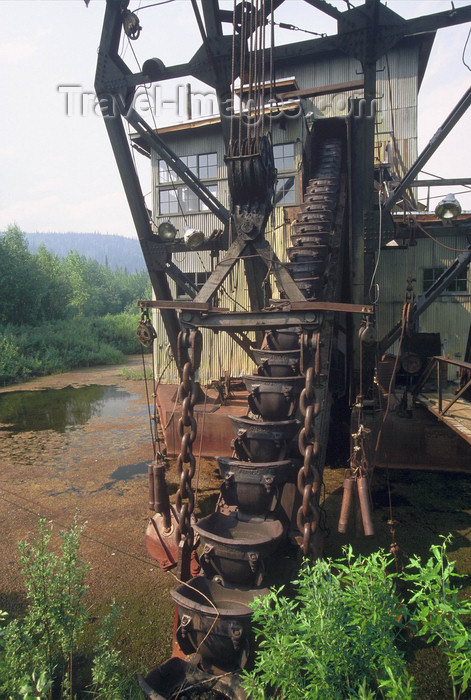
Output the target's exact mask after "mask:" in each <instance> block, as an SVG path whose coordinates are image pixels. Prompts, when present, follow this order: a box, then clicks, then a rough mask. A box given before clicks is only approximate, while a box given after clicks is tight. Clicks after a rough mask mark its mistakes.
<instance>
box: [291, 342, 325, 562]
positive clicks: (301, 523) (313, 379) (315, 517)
mask: <svg viewBox="0 0 471 700" xmlns="http://www.w3.org/2000/svg"><path fill="white" fill-rule="evenodd" d="M303 341H304V338H303ZM311 346H312V347H313V349H314V352H315V360H314V365H313V366H310V367H308V369H307V370H306V373H305V377H306V380H305V384H304V388H303V390H302V391H301V395H300V397H299V410H300V412H301V415H302V416H303V418H304V425H303V427H302V428H301V431H300V433H299V437H298V447H299V451H300V453H301V455H302V457H303V465H302V467H301V468H300V469H299V472H298V479H297V487H298V491H299V493H300V495H301V497H302V504H301V506H300V507H299V509H298V513H297V518H296V524H297V527H298V530H299V531H300V533H301V535H302V538H303V539H302V545H301V549H302V552H303V554H304V556H305V557H308V556H309V554H310V551H311V550H312V549H313V547H312V538H313V535H314V533H315V532H316V531H317V528H318V527H319V521H320V517H321V511H320V505H319V502H320V491H321V488H322V471H321V469H320V466H319V454H320V443H319V436H318V430H317V428H316V418H317V416H318V415H319V413H320V411H321V408H322V406H321V405H320V401H319V400H318V397H317V395H316V389H315V387H316V385H317V384H318V381H319V376H320V367H319V352H318V347H319V334H316V335H315V336H314V337H313V338H312V340H311Z"/></svg>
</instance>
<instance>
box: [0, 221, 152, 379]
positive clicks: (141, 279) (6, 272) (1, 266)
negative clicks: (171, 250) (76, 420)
mask: <svg viewBox="0 0 471 700" xmlns="http://www.w3.org/2000/svg"><path fill="white" fill-rule="evenodd" d="M103 238H106V236H103ZM150 295H151V287H150V281H149V277H148V274H147V271H145V272H136V273H129V272H128V271H127V270H125V268H124V267H122V268H114V269H112V268H111V266H110V265H101V264H100V263H99V262H97V261H96V260H92V259H91V258H90V257H86V256H85V255H80V253H78V252H77V251H73V252H69V253H68V254H67V255H66V256H65V257H63V258H61V257H59V256H58V255H55V254H54V253H52V252H50V251H49V250H47V249H46V247H45V246H44V245H43V246H40V247H39V248H38V251H37V252H36V253H33V252H31V251H30V250H29V247H28V243H27V238H26V236H25V235H24V234H23V233H22V232H21V231H20V230H19V229H18V227H16V226H10V227H9V228H8V229H7V231H6V232H5V233H4V234H2V235H1V236H0V384H8V383H13V382H15V381H18V380H21V379H25V378H27V377H29V376H33V375H40V374H48V373H50V372H58V371H62V370H66V369H70V368H72V367H79V366H88V365H92V364H104V363H109V362H120V361H121V358H122V353H123V352H137V351H138V350H139V347H140V346H139V343H138V342H137V341H136V338H135V329H136V327H137V322H138V320H139V311H138V309H137V302H138V300H139V299H149V298H150Z"/></svg>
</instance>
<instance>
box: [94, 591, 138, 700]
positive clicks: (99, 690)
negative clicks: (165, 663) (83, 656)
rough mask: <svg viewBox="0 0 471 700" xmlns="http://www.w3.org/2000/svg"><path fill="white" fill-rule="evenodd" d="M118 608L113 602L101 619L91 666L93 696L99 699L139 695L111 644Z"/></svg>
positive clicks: (127, 698) (124, 699)
mask: <svg viewBox="0 0 471 700" xmlns="http://www.w3.org/2000/svg"><path fill="white" fill-rule="evenodd" d="M119 614H120V610H119V608H118V606H117V605H115V604H114V603H113V604H112V606H111V610H110V612H109V614H108V615H106V616H105V618H104V619H103V622H102V625H101V628H100V630H99V632H98V644H97V646H96V649H95V656H94V659H93V666H92V677H93V696H94V697H97V698H100V699H101V700H131V699H132V698H134V697H136V698H137V697H141V695H140V691H139V687H138V684H137V682H136V681H135V680H133V679H131V678H129V677H128V676H127V675H126V673H125V669H124V664H123V662H122V661H121V658H120V655H119V652H118V651H117V650H116V649H115V648H114V647H113V646H112V642H113V640H114V638H115V636H116V631H117V621H118V617H119Z"/></svg>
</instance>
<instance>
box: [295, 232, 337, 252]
mask: <svg viewBox="0 0 471 700" xmlns="http://www.w3.org/2000/svg"><path fill="white" fill-rule="evenodd" d="M331 240H332V235H331V233H330V231H305V232H303V233H301V232H299V233H293V234H292V235H291V243H292V246H291V247H290V248H289V249H288V250H297V251H298V250H299V251H300V252H301V251H302V250H304V249H306V250H311V249H312V248H314V247H316V246H319V245H329V243H330V242H331Z"/></svg>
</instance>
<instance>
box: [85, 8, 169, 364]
mask: <svg viewBox="0 0 471 700" xmlns="http://www.w3.org/2000/svg"><path fill="white" fill-rule="evenodd" d="M120 34H121V14H120V3H117V2H113V1H110V0H108V2H107V4H106V11H105V19H104V24H103V31H102V36H101V41H100V48H99V53H100V56H101V58H103V57H104V56H108V55H110V54H111V55H114V54H116V55H117V47H118V46H119V38H120ZM101 70H102V64H100V58H99V67H98V68H97V73H98V72H99V71H100V75H97V79H96V89H97V95H98V98H100V94H101V93H100V88H101V80H102V75H101ZM104 122H105V127H106V130H107V132H108V137H109V139H110V143H111V147H112V149H113V154H114V157H115V159H116V163H117V166H118V170H119V174H120V176H121V181H122V183H123V186H124V191H125V194H126V198H127V200H128V204H129V208H130V210H131V215H132V218H133V221H134V226H135V228H136V232H137V236H138V238H139V242H140V243H141V248H142V253H143V255H144V260H145V262H146V266H147V269H148V271H149V277H150V280H151V283H152V287H153V289H154V292H155V295H156V297H157V298H158V299H169V300H170V299H171V298H172V295H171V293H170V288H169V285H168V280H167V276H166V274H165V272H164V270H163V268H162V258H163V259H164V260H165V258H166V255H167V253H166V250H165V245H164V244H162V243H161V242H160V241H159V240H158V239H157V237H156V236H155V235H154V234H153V233H152V228H151V225H150V221H149V215H148V213H147V207H146V204H145V201H144V197H143V195H142V189H141V185H140V182H139V177H138V175H137V173H136V170H135V167H134V163H133V160H132V156H131V151H130V148H129V145H128V141H127V135H126V132H125V130H124V127H123V123H122V120H121V117H119V116H117V115H116V116H115V117H114V118H110V117H105V118H104ZM162 319H163V321H164V323H165V328H166V330H167V335H168V339H169V343H170V347H171V349H172V353H173V355H174V357H177V337H178V333H179V332H180V324H179V323H178V318H177V314H176V312H175V311H174V310H173V309H166V310H163V311H162Z"/></svg>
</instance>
